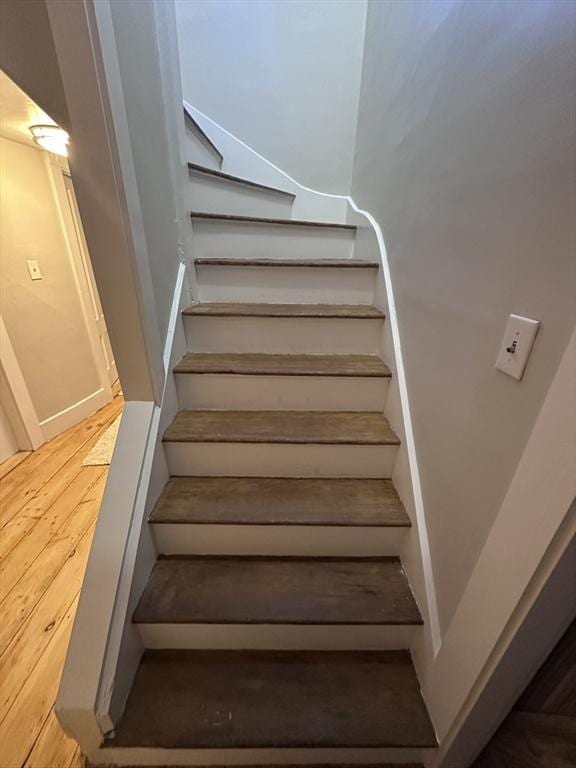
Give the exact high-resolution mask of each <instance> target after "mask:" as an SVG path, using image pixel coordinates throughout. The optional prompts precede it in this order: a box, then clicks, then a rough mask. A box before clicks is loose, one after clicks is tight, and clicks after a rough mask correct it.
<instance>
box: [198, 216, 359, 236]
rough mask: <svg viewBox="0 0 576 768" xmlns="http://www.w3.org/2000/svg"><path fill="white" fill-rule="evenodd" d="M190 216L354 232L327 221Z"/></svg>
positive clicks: (352, 225)
mask: <svg viewBox="0 0 576 768" xmlns="http://www.w3.org/2000/svg"><path fill="white" fill-rule="evenodd" d="M190 216H191V217H192V218H193V219H212V220H213V221H229V222H238V223H240V224H242V223H244V224H272V225H275V226H282V227H285V226H288V227H318V228H323V229H346V230H349V231H351V232H355V231H356V225H355V224H340V223H337V222H329V221H309V220H307V219H276V218H269V217H265V216H239V215H237V214H232V213H206V212H205V211H192V212H191V213H190Z"/></svg>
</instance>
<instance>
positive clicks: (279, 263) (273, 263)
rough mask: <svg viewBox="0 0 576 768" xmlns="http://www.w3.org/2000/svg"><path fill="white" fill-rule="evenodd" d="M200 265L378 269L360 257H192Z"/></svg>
mask: <svg viewBox="0 0 576 768" xmlns="http://www.w3.org/2000/svg"><path fill="white" fill-rule="evenodd" d="M194 263H195V264H196V265H197V266H201V267H311V268H313V267H333V268H338V269H379V268H380V264H378V262H376V261H361V260H360V259H283V258H279V259H255V258H234V257H228V258H221V257H218V256H201V257H199V258H196V259H194Z"/></svg>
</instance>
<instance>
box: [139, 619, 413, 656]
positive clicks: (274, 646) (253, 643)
mask: <svg viewBox="0 0 576 768" xmlns="http://www.w3.org/2000/svg"><path fill="white" fill-rule="evenodd" d="M416 629H417V626H415V625H401V626H400V625H360V624H355V625H340V624H330V625H315V624H138V631H139V633H140V636H141V638H142V642H143V643H144V647H145V648H153V649H166V648H172V649H191V650H199V649H203V648H210V649H211V650H236V649H238V648H241V649H242V650H278V651H285V650H306V651H397V650H406V649H408V648H410V645H411V643H412V638H413V637H414V633H415V631H416Z"/></svg>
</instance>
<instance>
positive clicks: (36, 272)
mask: <svg viewBox="0 0 576 768" xmlns="http://www.w3.org/2000/svg"><path fill="white" fill-rule="evenodd" d="M26 266H27V267H28V272H29V273H30V279H31V280H42V272H40V265H39V264H38V262H37V261H36V259H28V261H27V262H26Z"/></svg>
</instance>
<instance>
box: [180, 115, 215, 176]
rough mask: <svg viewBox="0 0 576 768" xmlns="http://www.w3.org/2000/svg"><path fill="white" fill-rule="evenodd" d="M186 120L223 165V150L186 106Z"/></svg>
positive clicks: (188, 126) (187, 124) (188, 125)
mask: <svg viewBox="0 0 576 768" xmlns="http://www.w3.org/2000/svg"><path fill="white" fill-rule="evenodd" d="M184 122H185V123H186V127H187V128H188V129H189V130H191V131H192V132H193V133H194V134H195V135H196V137H197V138H198V139H199V140H200V141H201V142H202V144H204V146H205V147H206V148H207V149H208V150H209V151H210V152H211V153H212V154H213V155H214V156H215V157H216V160H217V161H218V164H219V165H222V163H223V162H224V157H223V155H222V152H220V150H219V149H218V147H217V146H216V144H214V142H213V141H212V139H211V138H210V136H208V134H207V133H206V132H205V131H204V129H203V128H202V127H201V126H200V124H199V123H198V122H197V121H196V119H195V118H194V117H193V116H192V114H191V113H190V112H189V111H188V110H187V109H186V107H184Z"/></svg>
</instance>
